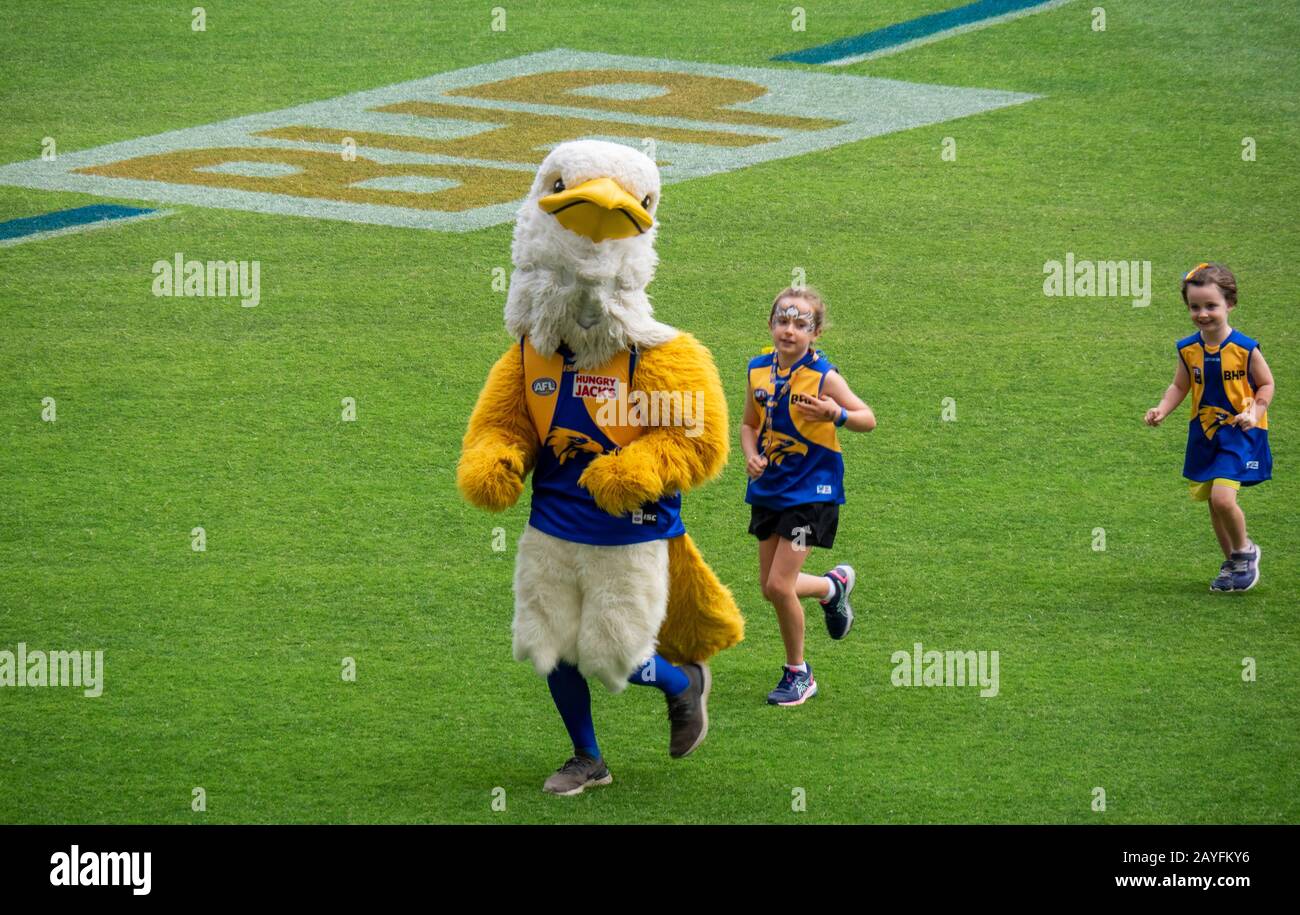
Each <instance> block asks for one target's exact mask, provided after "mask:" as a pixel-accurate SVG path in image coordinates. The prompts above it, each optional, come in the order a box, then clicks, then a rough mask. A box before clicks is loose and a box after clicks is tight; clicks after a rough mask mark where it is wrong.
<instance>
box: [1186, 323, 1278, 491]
mask: <svg viewBox="0 0 1300 915" xmlns="http://www.w3.org/2000/svg"><path fill="white" fill-rule="evenodd" d="M1258 348H1259V344H1258V343H1256V342H1255V341H1254V340H1252V339H1250V337H1247V336H1246V335H1245V334H1243V333H1242V332H1241V331H1239V330H1234V331H1233V332H1232V333H1230V334H1229V335H1228V339H1226V340H1224V341H1223V342H1222V343H1221V344H1219V345H1218V346H1209V345H1207V344H1206V343H1205V341H1204V340H1202V339H1201V335H1200V333H1199V332H1198V333H1195V334H1192V335H1191V336H1190V337H1185V338H1183V339H1182V340H1179V341H1178V358H1180V359H1182V360H1183V365H1185V366H1186V367H1187V373H1188V374H1189V375H1191V379H1192V418H1191V421H1190V423H1189V424H1188V427H1187V458H1186V460H1185V461H1184V462H1183V476H1185V477H1187V479H1189V480H1194V481H1196V482H1201V483H1203V482H1205V481H1206V480H1213V479H1215V478H1217V477H1222V478H1224V479H1229V480H1237V481H1238V482H1240V483H1241V484H1242V485H1243V486H1251V485H1254V484H1255V483H1262V482H1263V481H1264V480H1267V479H1269V478H1270V477H1271V476H1272V474H1273V455H1272V452H1270V450H1269V447H1268V415H1267V413H1266V414H1264V415H1263V416H1261V417H1260V419H1259V425H1258V426H1257V427H1255V428H1254V429H1245V430H1243V429H1239V428H1237V427H1236V426H1233V425H1229V423H1231V422H1232V420H1233V417H1235V416H1236V415H1237V414H1239V413H1241V412H1242V411H1243V410H1245V408H1246V402H1247V401H1248V400H1249V399H1251V398H1253V397H1254V396H1255V389H1256V385H1255V379H1254V378H1253V377H1252V376H1251V374H1250V359H1251V356H1252V355H1254V352H1255V350H1257V349H1258Z"/></svg>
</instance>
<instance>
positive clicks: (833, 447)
mask: <svg viewBox="0 0 1300 915" xmlns="http://www.w3.org/2000/svg"><path fill="white" fill-rule="evenodd" d="M774 366H776V354H775V353H764V354H763V355H761V356H756V357H754V358H753V359H751V360H750V362H749V386H750V388H752V389H753V394H752V396H753V398H754V406H755V407H756V408H757V409H758V419H759V426H758V428H759V438H758V450H759V453H760V454H762V455H764V456H765V457H766V458H767V468H766V469H765V470H764V471H763V473H762V474H760V475H759V477H758V479H755V480H750V481H749V486H748V487H747V488H746V490H745V501H746V502H748V503H750V504H751V505H761V506H764V507H766V508H789V507H790V506H793V505H806V504H807V503H809V502H834V503H835V504H837V505H839V504H843V502H844V456H843V455H842V454H841V453H840V442H839V438H838V437H837V435H836V427H835V424H834V423H830V422H818V421H807V420H804V419H803V418H802V417H801V416H800V415H799V412H798V411H797V410H791V409H790V396H791V395H792V394H805V395H807V396H809V397H818V396H820V395H821V391H822V385H823V383H824V382H825V380H826V373H827V372H829V371H831V370H832V369H834V368H835V366H833V365H832V364H831V361H830V360H829V359H827V358H826V354H825V353H823V352H821V351H819V350H809V351H808V353H807V354H806V355H805V356H804V358H803V359H801V360H799V362H797V363H795V365H794V367H793V368H792V369H791V370H790V371H789V372H788V373H781V372H780V371H779V367H778V369H777V371H776V372H775V373H774ZM774 374H775V378H774V377H773V376H774ZM777 387H779V388H780V389H781V393H780V397H779V398H777V397H775V396H774V389H775V388H777ZM769 411H771V416H770V417H769V415H768V414H769Z"/></svg>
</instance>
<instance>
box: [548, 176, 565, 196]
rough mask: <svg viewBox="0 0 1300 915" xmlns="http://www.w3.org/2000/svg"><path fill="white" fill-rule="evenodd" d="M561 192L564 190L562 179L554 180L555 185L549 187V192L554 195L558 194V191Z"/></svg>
mask: <svg viewBox="0 0 1300 915" xmlns="http://www.w3.org/2000/svg"><path fill="white" fill-rule="evenodd" d="M562 190H564V179H563V178H556V179H555V184H553V185H552V186H551V192H552V193H555V194H558V193H559V192H560V191H562Z"/></svg>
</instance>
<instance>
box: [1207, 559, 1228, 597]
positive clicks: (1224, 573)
mask: <svg viewBox="0 0 1300 915" xmlns="http://www.w3.org/2000/svg"><path fill="white" fill-rule="evenodd" d="M1231 590H1232V560H1231V559H1225V560H1223V565H1221V566H1219V574H1218V575H1217V576H1216V577H1215V579H1214V581H1212V582H1210V591H1211V592H1221V591H1231Z"/></svg>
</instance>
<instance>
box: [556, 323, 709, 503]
mask: <svg viewBox="0 0 1300 915" xmlns="http://www.w3.org/2000/svg"><path fill="white" fill-rule="evenodd" d="M634 385H635V390H636V391H645V392H646V393H647V394H649V395H653V394H654V393H655V392H664V393H667V394H669V395H672V394H679V395H680V397H681V400H682V403H683V410H682V416H683V418H685V417H686V416H687V415H688V414H687V412H686V411H687V409H689V410H690V413H689V418H690V422H691V423H692V424H693V425H688V424H686V423H683V424H682V425H671V424H670V423H671V421H672V417H671V416H669V417H667V421H665V419H664V418H662V417H661V419H660V423H661V425H658V426H652V427H650V428H648V429H646V430H645V431H644V432H643V433H642V434H641V436H640V437H639V438H637V439H636V440H635V441H634V442H632V443H631V444H630V445H628V446H627V447H625V448H623V449H621V450H619V451H617V452H614V453H612V454H607V455H603V456H601V457H598V458H596V459H595V460H594V461H592V462H591V464H590V465H589V466H588V467H587V469H586V470H585V471H584V472H583V474H582V476H581V477H579V478H578V485H579V486H582V487H583V488H585V489H586V490H587V491H588V492H590V493H591V495H592V497H593V498H594V499H595V500H596V504H597V505H599V506H600V507H601V508H602V509H604V510H605V511H607V512H609V513H610V514H611V515H621V514H624V513H626V512H630V511H632V510H633V509H635V508H638V507H640V505H641V504H642V503H643V502H653V501H655V500H657V499H659V498H660V497H661V496H663V495H666V494H668V493H672V492H677V491H680V492H687V491H688V490H690V489H691V488H692V487H694V486H697V485H699V484H700V483H703V482H706V481H707V480H711V479H713V478H714V477H716V476H717V475H718V474H719V473H721V472H722V468H723V466H724V465H725V464H726V463H727V449H728V447H729V439H728V436H729V434H730V433H729V429H728V428H727V401H726V396H725V395H724V394H723V391H722V381H721V379H720V378H719V377H718V369H717V367H716V366H715V365H714V364H713V357H712V356H711V355H710V354H709V351H708V350H707V349H705V348H704V346H703V345H702V344H701V343H700V342H699V341H698V340H696V339H695V338H694V337H693V336H691V335H690V334H686V333H683V334H679V335H678V336H677V337H675V338H674V339H672V340H670V341H669V342H667V343H664V344H661V345H659V346H656V347H652V348H650V349H648V350H645V351H644V352H643V353H642V355H641V358H640V360H639V361H638V363H637V368H636V378H635V380H634ZM697 392H698V394H699V397H698V398H697V396H696V395H697ZM697 404H699V405H700V407H701V408H702V409H701V410H700V411H697V409H696V405H697ZM697 412H700V413H701V415H696V413H697Z"/></svg>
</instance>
